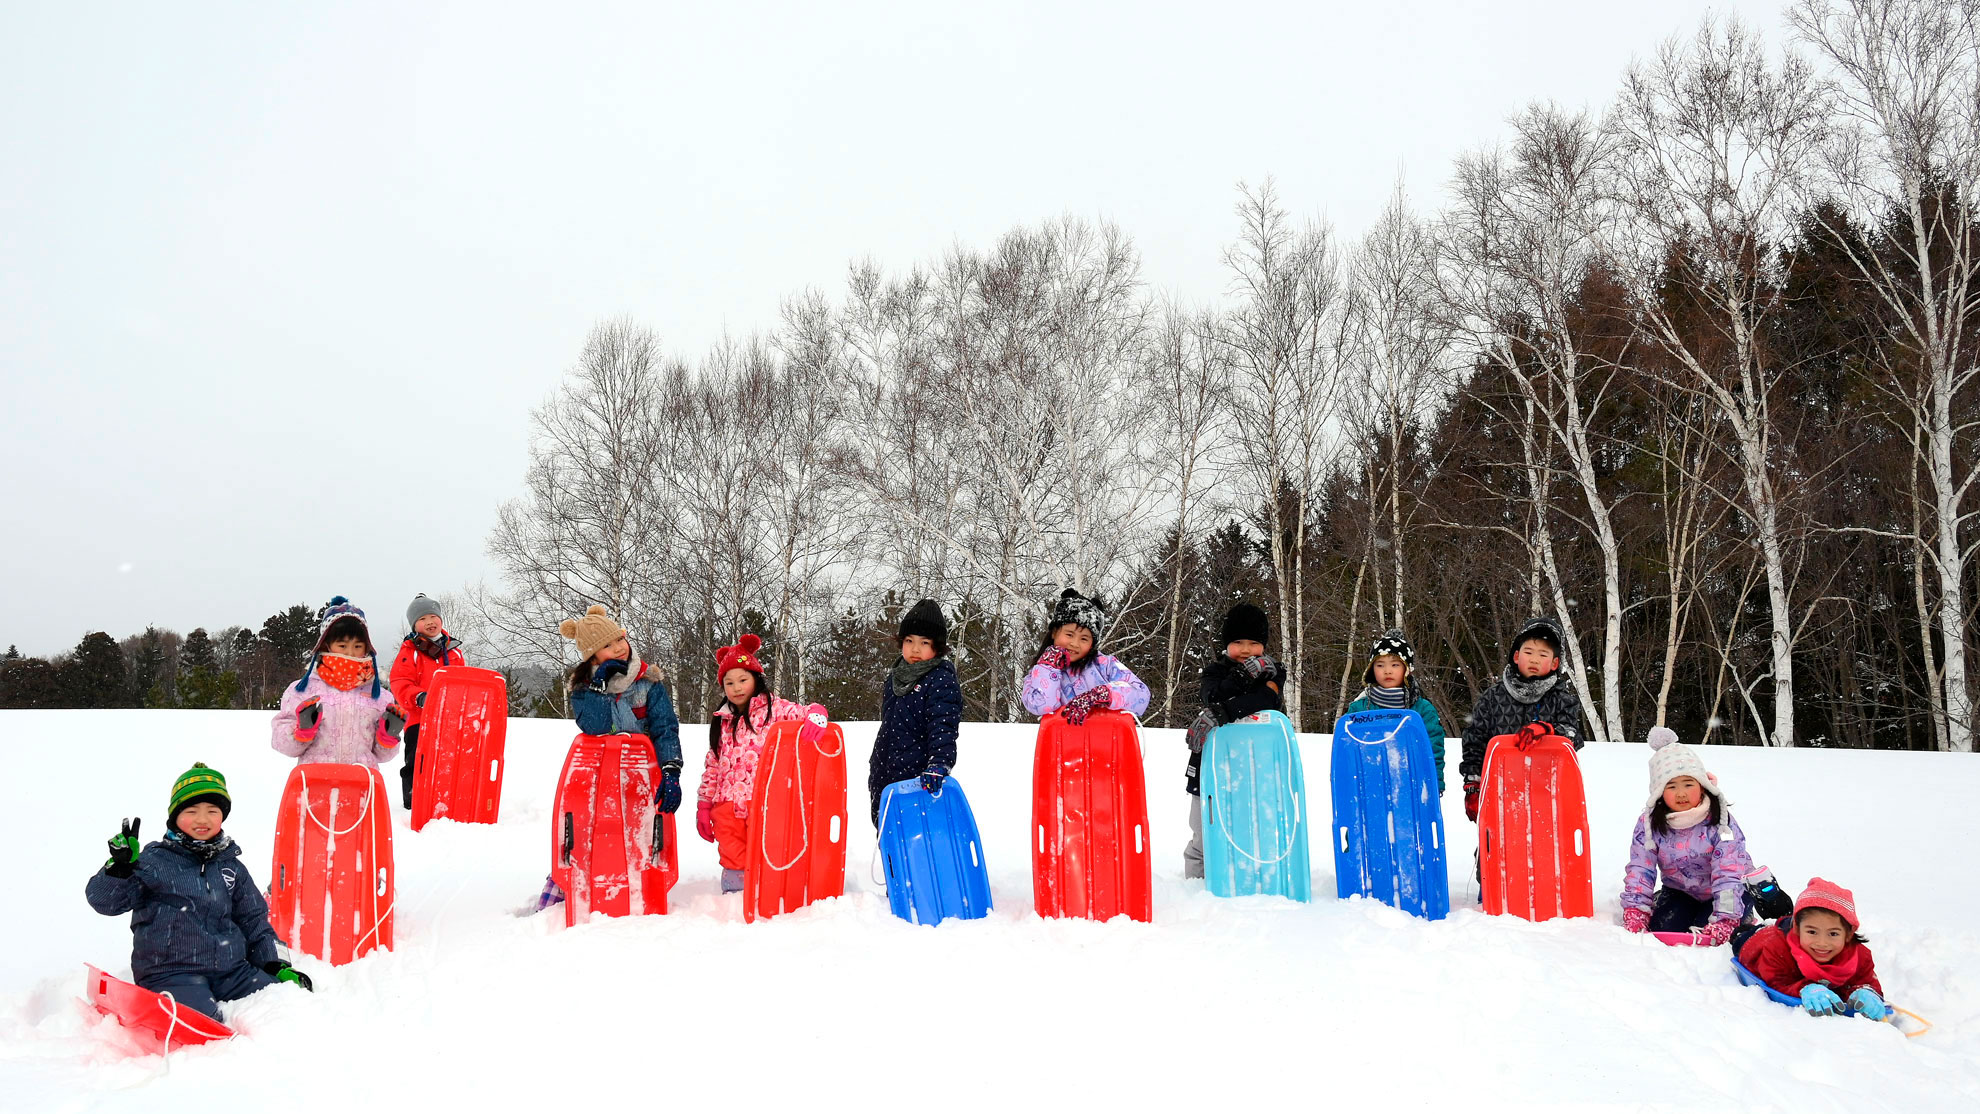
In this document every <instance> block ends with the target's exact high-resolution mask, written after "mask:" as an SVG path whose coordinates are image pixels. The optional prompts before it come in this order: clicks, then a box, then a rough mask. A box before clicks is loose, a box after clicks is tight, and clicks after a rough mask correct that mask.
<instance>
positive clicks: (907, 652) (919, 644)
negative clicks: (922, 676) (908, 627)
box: [901, 634, 935, 663]
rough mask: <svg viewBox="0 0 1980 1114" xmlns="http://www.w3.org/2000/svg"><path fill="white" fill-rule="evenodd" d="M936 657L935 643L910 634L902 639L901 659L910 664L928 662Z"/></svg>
mask: <svg viewBox="0 0 1980 1114" xmlns="http://www.w3.org/2000/svg"><path fill="white" fill-rule="evenodd" d="M934 656H935V643H934V641H933V640H931V639H928V638H924V637H922V636H921V635H918V634H910V635H908V636H906V637H905V638H902V639H901V658H902V660H904V661H907V662H909V663H914V662H923V661H927V660H928V659H929V658H932V657H934Z"/></svg>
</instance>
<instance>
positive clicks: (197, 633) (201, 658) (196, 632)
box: [179, 627, 220, 670]
mask: <svg viewBox="0 0 1980 1114" xmlns="http://www.w3.org/2000/svg"><path fill="white" fill-rule="evenodd" d="M219 667H220V659H219V657H218V655H216V654H215V652H214V648H213V636H211V635H209V634H207V633H206V628H205V627H194V628H193V629H192V633H191V634H188V635H186V641H185V644H184V645H182V646H180V647H179V668H180V669H181V670H186V669H208V670H217V669H219Z"/></svg>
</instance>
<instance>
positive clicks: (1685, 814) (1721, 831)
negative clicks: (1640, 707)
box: [1622, 727, 1754, 947]
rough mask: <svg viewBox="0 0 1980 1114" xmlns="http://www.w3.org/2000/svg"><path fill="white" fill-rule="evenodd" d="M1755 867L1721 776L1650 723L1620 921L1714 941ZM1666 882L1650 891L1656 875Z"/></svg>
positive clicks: (1740, 903) (1739, 913) (1737, 916)
mask: <svg viewBox="0 0 1980 1114" xmlns="http://www.w3.org/2000/svg"><path fill="white" fill-rule="evenodd" d="M1753 873H1754V869H1753V860H1752V859H1750V858H1748V857H1747V854H1746V833H1744V832H1742V831H1740V830H1739V822H1738V821H1736V820H1734V819H1733V818H1732V810H1731V806H1730V804H1729V803H1728V802H1727V801H1726V799H1725V795H1724V794H1723V793H1722V792H1721V791H1720V789H1719V779H1718V778H1716V777H1714V776H1713V775H1712V774H1711V773H1710V772H1709V771H1707V770H1706V769H1705V763H1704V761H1703V760H1701V759H1700V758H1699V757H1698V752H1697V751H1694V750H1692V749H1691V748H1690V747H1688V746H1685V745H1684V744H1683V743H1680V742H1678V741H1677V732H1675V731H1672V730H1671V729H1670V728H1668V727H1653V728H1651V729H1650V799H1649V801H1648V802H1647V803H1646V804H1645V805H1644V809H1643V815H1642V816H1640V817H1638V818H1637V821H1636V835H1635V836H1634V837H1633V838H1632V839H1631V840H1630V845H1629V866H1628V867H1626V868H1625V869H1624V870H1623V889H1622V907H1623V927H1624V928H1627V929H1629V930H1630V931H1631V932H1644V931H1649V932H1691V933H1693V934H1694V936H1695V937H1696V938H1697V940H1698V942H1699V943H1700V944H1705V945H1709V946H1712V947H1717V946H1718V945H1720V944H1723V943H1725V942H1726V941H1728V940H1730V939H1732V934H1733V929H1735V928H1737V927H1739V922H1740V921H1741V920H1742V919H1744V918H1745V916H1746V904H1747V903H1746V879H1747V876H1748V875H1750V874H1753ZM1659 874H1662V875H1663V879H1664V886H1663V888H1662V889H1659V890H1656V892H1655V893H1654V894H1653V893H1652V892H1651V891H1652V888H1653V887H1655V886H1656V884H1657V877H1658V875H1659Z"/></svg>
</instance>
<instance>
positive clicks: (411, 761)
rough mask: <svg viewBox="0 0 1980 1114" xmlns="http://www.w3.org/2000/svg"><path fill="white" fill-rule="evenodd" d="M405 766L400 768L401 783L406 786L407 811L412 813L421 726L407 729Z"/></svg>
mask: <svg viewBox="0 0 1980 1114" xmlns="http://www.w3.org/2000/svg"><path fill="white" fill-rule="evenodd" d="M404 749H405V765H403V766H401V767H399V783H400V784H401V785H403V786H405V789H406V793H405V802H406V811H407V812H411V811H412V783H413V771H414V770H415V769H417V768H418V763H419V724H417V723H415V724H413V725H412V726H411V727H408V728H406V742H405V748H404Z"/></svg>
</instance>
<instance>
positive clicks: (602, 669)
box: [591, 658, 626, 692]
mask: <svg viewBox="0 0 1980 1114" xmlns="http://www.w3.org/2000/svg"><path fill="white" fill-rule="evenodd" d="M625 671H626V659H624V658H613V659H612V660H610V661H601V662H599V663H598V668H596V669H594V670H592V671H591V691H593V692H604V691H605V686H606V685H607V684H609V683H611V680H612V678H614V677H617V676H618V675H619V674H621V673H624V672H625Z"/></svg>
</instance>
